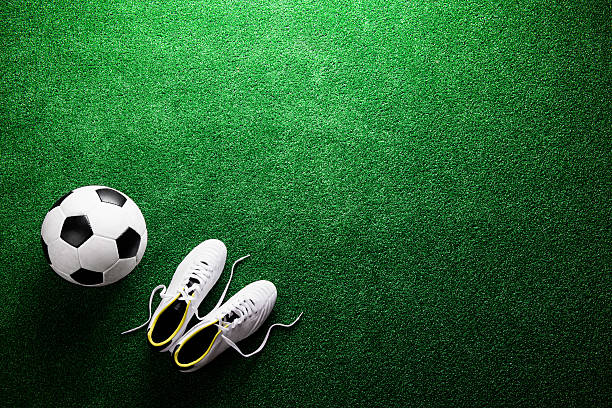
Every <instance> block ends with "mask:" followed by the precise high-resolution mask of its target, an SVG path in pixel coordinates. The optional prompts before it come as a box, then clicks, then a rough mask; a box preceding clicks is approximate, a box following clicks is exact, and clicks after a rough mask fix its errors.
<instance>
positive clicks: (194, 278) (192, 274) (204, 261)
mask: <svg viewBox="0 0 612 408" xmlns="http://www.w3.org/2000/svg"><path fill="white" fill-rule="evenodd" d="M226 257H227V249H226V247H225V244H223V242H221V241H219V240H217V239H209V240H207V241H204V242H202V243H201V244H200V245H198V246H197V247H195V248H194V249H193V250H192V251H191V252H190V253H189V254H188V255H187V256H186V257H185V259H183V261H182V262H181V263H180V265H179V266H178V267H177V268H176V272H175V273H174V276H173V277H172V281H171V282H170V285H169V286H168V288H166V287H165V286H164V285H159V286H157V287H156V288H155V289H153V292H152V293H151V297H150V299H149V320H147V322H145V323H144V324H142V325H140V326H139V327H136V328H134V329H131V330H128V331H125V332H123V333H122V334H125V333H129V332H132V331H134V330H138V329H140V328H142V327H144V326H145V325H146V324H147V323H148V324H149V326H148V328H147V338H148V340H149V343H150V344H151V345H152V346H153V347H155V348H156V349H158V350H159V351H168V350H171V349H172V347H173V346H174V345H175V344H176V342H177V340H178V339H180V337H181V335H182V334H183V333H184V332H185V329H186V328H187V323H188V322H189V321H190V320H191V318H192V317H193V316H194V315H196V316H197V311H198V307H199V306H200V303H202V301H203V300H204V298H205V297H206V295H207V294H208V292H210V290H211V289H212V287H213V286H214V285H215V283H216V282H217V280H218V279H219V277H220V276H221V272H222V271H223V267H224V266H225V260H226ZM242 259H244V258H242ZM237 262H238V261H236V263H237ZM236 263H234V266H235V265H236ZM233 273H234V268H233V267H232V275H233ZM231 279H232V276H230V279H229V281H228V283H227V285H228V286H229V283H230V282H231ZM160 289H162V291H161V293H160V296H161V298H162V301H161V303H160V304H159V306H157V309H155V312H154V313H153V315H152V316H151V303H152V301H153V297H154V295H155V292H156V291H158V290H160ZM226 292H227V286H226V288H225V291H224V292H223V294H222V295H221V299H219V304H220V303H221V302H222V301H223V297H224V296H225V293H226Z"/></svg>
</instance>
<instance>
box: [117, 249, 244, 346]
mask: <svg viewBox="0 0 612 408" xmlns="http://www.w3.org/2000/svg"><path fill="white" fill-rule="evenodd" d="M249 256H251V255H250V254H249V255H246V256H243V257H242V258H239V259H238V260H236V262H234V264H233V265H232V271H231V273H230V277H229V280H228V281H227V284H226V285H225V289H224V290H223V293H222V294H221V297H220V298H219V301H218V302H217V305H216V306H215V307H214V308H213V310H214V309H216V308H218V307H219V306H220V305H221V303H222V302H223V298H225V295H226V294H227V289H228V288H229V285H230V283H231V282H232V278H233V277H234V269H235V268H236V265H237V264H238V263H239V262H240V261H242V260H244V259H246V258H248V257H249ZM211 274H212V271H211V269H210V268H207V267H205V265H204V264H202V263H201V262H198V264H196V265H192V266H191V270H190V271H189V273H188V274H186V275H185V278H184V279H183V282H182V284H181V289H180V290H179V293H180V297H179V300H184V301H186V302H189V301H191V300H193V299H194V293H195V292H196V291H198V292H199V291H200V290H201V286H200V285H202V284H203V283H204V282H206V280H207V279H210V277H211ZM192 278H195V279H197V280H198V283H195V284H193V285H192V286H191V287H189V288H186V286H187V283H188V282H189V280H190V279H192ZM159 289H163V290H162V291H161V293H160V294H159V295H160V296H161V298H162V299H168V298H172V297H174V296H172V295H169V294H167V293H166V290H167V288H166V285H158V286H156V287H155V289H153V291H152V292H151V296H150V297H149V318H148V319H147V321H146V322H144V323H143V324H141V325H140V326H138V327H134V328H133V329H130V330H126V331H124V332H122V333H121V334H127V333H131V332H134V331H136V330H139V329H142V328H143V327H145V326H146V325H147V324H149V322H150V321H151V318H152V315H151V310H152V309H151V306H152V305H153V297H154V296H155V292H157V291H158V290H159ZM195 315H196V317H197V318H198V319H199V320H202V318H201V317H200V315H199V314H198V311H197V310H196V311H195Z"/></svg>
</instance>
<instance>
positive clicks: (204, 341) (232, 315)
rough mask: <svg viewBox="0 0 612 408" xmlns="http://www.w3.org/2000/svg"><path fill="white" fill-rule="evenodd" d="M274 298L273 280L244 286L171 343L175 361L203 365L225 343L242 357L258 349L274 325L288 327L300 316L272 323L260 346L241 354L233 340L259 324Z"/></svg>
mask: <svg viewBox="0 0 612 408" xmlns="http://www.w3.org/2000/svg"><path fill="white" fill-rule="evenodd" d="M275 302H276V287H275V286H274V284H273V283H272V282H269V281H265V280H260V281H257V282H253V283H251V284H249V285H247V286H245V287H244V288H243V289H242V290H240V291H239V292H238V293H236V294H235V295H234V296H232V297H231V298H230V299H229V300H228V301H227V302H225V303H224V304H223V305H222V306H221V307H219V308H215V309H213V310H212V311H211V312H210V313H208V314H207V315H206V316H204V317H203V318H202V319H201V320H202V321H201V322H200V323H198V324H197V325H195V326H194V327H192V328H191V330H189V331H188V332H187V333H185V334H184V335H183V337H181V338H180V339H179V340H178V342H177V343H176V345H175V347H174V362H175V363H176V364H177V365H178V366H179V368H181V370H182V371H184V372H190V371H195V370H198V369H200V368H202V367H203V366H205V365H206V364H208V363H209V362H211V361H212V360H214V359H215V358H216V357H217V356H218V355H219V354H221V353H223V352H224V351H225V350H227V348H228V347H233V348H234V349H236V350H237V351H238V352H239V353H240V354H241V355H242V356H244V357H250V356H252V355H254V354H256V353H258V352H260V351H261V350H262V349H263V347H264V346H265V344H266V341H267V340H268V336H269V335H270V330H271V329H272V328H273V327H275V326H282V327H291V326H292V325H294V324H295V323H296V322H297V321H298V320H299V319H300V317H301V316H302V315H301V314H300V316H298V318H297V319H295V321H294V322H293V323H291V324H289V325H284V324H278V323H277V324H273V325H272V326H270V328H269V329H268V333H267V334H266V337H265V339H264V341H263V342H262V344H261V345H260V346H259V348H258V349H257V350H255V351H254V352H252V353H250V354H244V353H243V352H242V351H241V350H240V349H239V348H238V346H236V343H237V342H239V341H240V340H243V339H245V338H247V337H248V336H250V335H251V334H253V333H254V332H255V331H256V330H257V329H259V328H260V327H261V325H262V324H263V322H264V321H265V320H266V318H267V317H268V316H269V315H270V312H271V311H272V308H273V307H274V304H275Z"/></svg>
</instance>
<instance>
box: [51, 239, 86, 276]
mask: <svg viewBox="0 0 612 408" xmlns="http://www.w3.org/2000/svg"><path fill="white" fill-rule="evenodd" d="M48 251H49V259H50V260H51V265H53V266H54V267H55V269H56V270H58V271H60V272H62V273H64V274H66V275H70V274H71V273H73V272H76V271H78V270H79V269H80V268H81V264H80V262H79V253H78V251H77V249H76V248H75V247H73V246H72V245H70V244H69V243H67V242H64V241H63V240H61V239H56V240H55V241H53V242H51V243H50V244H49V248H48ZM60 276H61V275H60Z"/></svg>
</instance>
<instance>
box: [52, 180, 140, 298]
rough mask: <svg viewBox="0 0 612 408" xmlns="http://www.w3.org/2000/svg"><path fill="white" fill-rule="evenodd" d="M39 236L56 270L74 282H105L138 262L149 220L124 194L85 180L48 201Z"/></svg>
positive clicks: (115, 280) (79, 283) (122, 274)
mask: <svg viewBox="0 0 612 408" xmlns="http://www.w3.org/2000/svg"><path fill="white" fill-rule="evenodd" d="M41 241H42V247H43V252H44V254H45V257H46V258H47V262H48V263H49V265H51V268H53V270H54V271H55V272H56V273H57V274H58V275H59V276H61V277H62V278H64V279H66V280H67V281H69V282H72V283H76V284H78V285H83V286H105V285H109V284H111V283H113V282H117V281H118V280H119V279H121V278H123V277H124V276H126V275H127V274H128V273H130V272H131V271H132V270H133V269H134V268H135V267H136V265H138V263H139V262H140V260H141V259H142V255H143V254H144V251H145V249H146V247H147V226H146V224H145V220H144V217H143V216H142V213H141V212H140V209H139V208H138V206H137V205H136V203H134V201H132V200H131V199H130V198H129V197H128V196H126V195H125V194H123V193H120V192H119V191H117V190H114V189H112V188H109V187H103V186H86V187H81V188H77V189H76V190H74V191H71V192H69V193H68V194H66V195H64V196H63V197H62V198H60V199H59V200H58V201H57V202H56V203H55V204H54V205H53V207H51V209H50V210H49V212H48V213H47V215H46V216H45V220H44V221H43V224H42V228H41Z"/></svg>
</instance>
